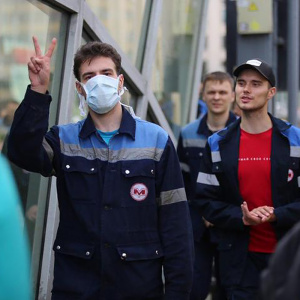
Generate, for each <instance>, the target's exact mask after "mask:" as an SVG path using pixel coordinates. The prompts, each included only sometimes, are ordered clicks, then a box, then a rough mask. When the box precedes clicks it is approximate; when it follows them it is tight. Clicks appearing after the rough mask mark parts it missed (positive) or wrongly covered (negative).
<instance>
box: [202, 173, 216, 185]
mask: <svg viewBox="0 0 300 300" xmlns="http://www.w3.org/2000/svg"><path fill="white" fill-rule="evenodd" d="M197 183H203V184H208V185H214V186H220V183H219V181H218V179H217V177H216V175H213V174H207V173H202V172H199V173H198V177H197Z"/></svg>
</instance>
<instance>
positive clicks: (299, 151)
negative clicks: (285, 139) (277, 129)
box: [290, 146, 300, 157]
mask: <svg viewBox="0 0 300 300" xmlns="http://www.w3.org/2000/svg"><path fill="white" fill-rule="evenodd" d="M290 155H291V157H300V147H296V146H291V150H290Z"/></svg>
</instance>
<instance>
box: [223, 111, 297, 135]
mask: <svg viewBox="0 0 300 300" xmlns="http://www.w3.org/2000/svg"><path fill="white" fill-rule="evenodd" d="M268 115H269V117H270V118H271V121H272V124H273V129H275V130H276V131H277V130H278V131H279V132H280V133H282V132H283V131H285V130H286V129H288V128H290V127H291V126H292V125H291V124H290V123H287V122H284V121H282V120H280V119H278V118H275V117H273V116H272V115H271V114H270V113H268ZM240 124H241V118H238V119H237V120H236V121H235V122H233V123H232V124H230V125H229V126H228V130H221V131H219V132H218V134H219V135H220V136H222V137H224V138H225V139H226V137H230V136H231V132H232V131H235V130H236V128H237V127H238V132H239V130H240Z"/></svg>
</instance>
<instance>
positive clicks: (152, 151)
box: [60, 141, 164, 162]
mask: <svg viewBox="0 0 300 300" xmlns="http://www.w3.org/2000/svg"><path fill="white" fill-rule="evenodd" d="M60 147H61V151H62V153H63V154H65V155H67V156H80V157H84V158H86V159H89V160H93V159H100V160H102V161H109V162H118V161H122V160H140V159H152V160H154V161H159V160H160V159H161V156H162V154H163V151H164V149H160V148H122V149H120V150H108V149H107V148H82V147H80V145H75V144H65V143H63V142H62V141H61V144H60Z"/></svg>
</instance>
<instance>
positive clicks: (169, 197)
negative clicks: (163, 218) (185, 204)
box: [159, 188, 187, 205]
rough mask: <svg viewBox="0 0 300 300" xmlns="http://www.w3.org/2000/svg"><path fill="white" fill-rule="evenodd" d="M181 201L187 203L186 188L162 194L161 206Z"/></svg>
mask: <svg viewBox="0 0 300 300" xmlns="http://www.w3.org/2000/svg"><path fill="white" fill-rule="evenodd" d="M181 201H187V199H186V194H185V189H184V188H180V189H175V190H171V191H166V192H161V193H160V199H159V205H168V204H174V203H177V202H181Z"/></svg>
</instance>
